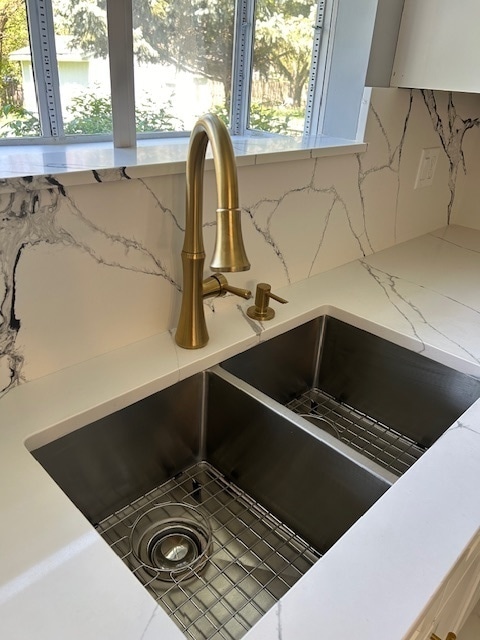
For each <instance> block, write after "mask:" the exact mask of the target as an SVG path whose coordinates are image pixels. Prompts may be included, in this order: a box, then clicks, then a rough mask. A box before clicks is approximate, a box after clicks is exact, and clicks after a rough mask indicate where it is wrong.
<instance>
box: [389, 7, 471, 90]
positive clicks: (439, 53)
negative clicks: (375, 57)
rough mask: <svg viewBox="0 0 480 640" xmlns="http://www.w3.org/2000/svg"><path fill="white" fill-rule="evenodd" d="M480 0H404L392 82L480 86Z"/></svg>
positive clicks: (422, 85) (461, 87)
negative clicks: (452, 0)
mask: <svg viewBox="0 0 480 640" xmlns="http://www.w3.org/2000/svg"><path fill="white" fill-rule="evenodd" d="M479 24H480V2H479V0H457V2H451V0H405V5H404V9H403V14H402V21H401V25H400V32H399V36H398V42H397V50H396V54H395V61H394V64H393V71H392V80H391V85H392V86H394V87H410V88H417V89H442V90H446V91H467V92H472V93H476V92H480V72H479V67H480V37H479V34H480V31H479Z"/></svg>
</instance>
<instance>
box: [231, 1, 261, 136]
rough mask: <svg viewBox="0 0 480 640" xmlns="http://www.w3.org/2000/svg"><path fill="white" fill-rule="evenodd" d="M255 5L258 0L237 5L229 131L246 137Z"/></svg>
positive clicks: (238, 2)
mask: <svg viewBox="0 0 480 640" xmlns="http://www.w3.org/2000/svg"><path fill="white" fill-rule="evenodd" d="M255 4H256V2H255V0H237V2H236V11H235V29H234V42H233V68H232V91H231V106H230V129H231V132H232V133H233V134H235V135H243V134H244V133H245V131H246V129H247V126H248V117H249V109H250V87H251V78H252V61H253V36H254V24H255Z"/></svg>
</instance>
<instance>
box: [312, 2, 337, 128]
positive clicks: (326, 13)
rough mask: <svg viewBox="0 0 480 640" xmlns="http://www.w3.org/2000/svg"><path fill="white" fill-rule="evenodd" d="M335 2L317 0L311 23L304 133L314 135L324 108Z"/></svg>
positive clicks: (319, 126) (319, 125) (319, 124)
mask: <svg viewBox="0 0 480 640" xmlns="http://www.w3.org/2000/svg"><path fill="white" fill-rule="evenodd" d="M335 4H336V3H335V2H334V1H333V0H332V1H330V2H329V1H328V0H318V6H317V13H316V17H315V24H314V25H313V29H314V36H313V50H312V64H311V67H310V82H309V87H308V94H307V105H306V110H305V127H304V133H305V135H316V134H317V133H321V132H322V126H321V122H322V119H323V113H324V109H325V105H324V100H323V97H324V87H325V83H326V80H327V70H328V67H329V65H328V59H329V57H330V55H331V47H330V46H329V41H330V38H331V36H332V34H333V29H332V25H333V22H334V14H335V12H334V6H335Z"/></svg>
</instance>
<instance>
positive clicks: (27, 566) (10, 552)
mask: <svg viewBox="0 0 480 640" xmlns="http://www.w3.org/2000/svg"><path fill="white" fill-rule="evenodd" d="M479 275H480V232H479V231H473V230H470V229H465V228H462V227H453V226H451V227H448V228H445V229H441V230H438V231H437V232H434V233H431V234H428V235H426V236H423V237H421V238H417V239H415V240H412V241H409V242H407V243H404V244H401V245H398V246H396V247H393V248H391V249H389V250H386V251H383V252H380V253H377V254H375V255H373V256H371V257H369V258H365V259H364V260H360V261H355V262H352V263H349V264H347V265H344V266H342V267H339V268H337V269H334V270H332V271H329V272H326V273H323V274H321V275H319V276H316V277H313V278H310V279H309V280H305V281H302V282H300V283H297V284H294V285H291V286H289V287H285V288H283V289H280V290H278V291H276V293H278V294H279V295H281V296H282V297H285V298H287V299H288V300H289V304H287V305H282V306H278V307H277V314H276V317H275V318H274V320H272V321H271V322H269V323H265V324H264V325H262V324H259V323H257V322H255V321H252V320H250V319H249V318H248V317H247V316H246V313H245V310H246V307H247V306H248V304H249V303H247V302H241V303H238V304H232V305H230V306H228V305H226V306H225V308H224V309H222V310H221V311H220V312H219V313H215V314H214V315H212V316H210V317H209V318H208V324H209V332H210V342H209V344H208V345H207V346H206V347H205V348H204V349H201V350H198V351H193V352H191V351H185V350H181V349H179V348H178V347H176V345H175V343H174V341H173V339H172V336H171V335H170V334H169V333H166V334H161V335H157V336H154V337H152V338H149V339H147V340H143V341H141V342H138V343H135V344H131V345H129V346H128V347H125V348H122V349H119V350H116V351H113V352H110V353H108V354H106V355H104V356H100V357H98V358H95V359H92V360H90V361H87V362H84V363H82V364H80V365H76V366H74V367H71V368H69V369H65V370H63V371H60V372H57V373H55V374H52V375H50V376H47V377H44V378H41V379H38V380H36V381H33V382H29V383H27V384H23V385H21V386H19V387H17V388H15V389H13V390H12V391H10V392H9V393H8V394H6V395H5V396H4V397H3V398H2V399H1V400H0V425H1V431H0V468H1V470H2V482H1V483H0V514H1V522H2V526H1V528H0V549H1V558H2V560H1V563H0V637H1V638H2V639H3V638H4V639H5V640H7V639H8V640H26V639H27V638H28V640H67V639H68V640H76V639H79V640H80V639H81V640H90V639H92V640H93V639H95V640H100V639H102V640H107V639H112V640H113V639H115V640H152V639H153V638H156V639H160V638H162V640H164V639H170V638H172V639H174V638H182V637H183V635H182V633H181V632H180V630H179V629H177V628H176V626H175V625H174V624H173V622H171V621H170V619H169V618H168V617H167V615H166V614H165V613H164V612H163V610H162V609H160V607H159V606H157V604H156V603H155V602H154V600H153V599H152V598H151V597H150V596H149V595H148V594H147V592H146V591H145V590H144V589H143V587H142V586H141V585H140V583H139V582H137V580H136V578H135V577H134V576H133V575H131V574H130V573H129V571H128V569H127V568H126V567H125V566H124V565H123V563H122V561H121V560H120V559H119V558H118V557H117V556H116V555H115V553H114V552H113V551H112V550H111V549H109V548H108V546H107V544H106V543H105V542H104V541H103V540H102V539H101V538H100V536H99V535H98V534H97V533H96V531H95V530H94V529H93V528H92V527H91V526H90V524H89V523H88V522H87V521H86V519H85V518H84V517H83V516H82V515H81V514H80V513H79V512H78V510H77V509H76V508H75V507H74V506H73V504H72V503H71V502H70V501H69V499H68V498H67V497H66V496H65V495H64V494H63V493H62V491H61V490H60V489H59V488H58V487H57V486H56V485H55V483H54V482H53V480H51V478H50V477H49V476H48V475H47V473H46V472H45V471H44V470H43V469H42V468H41V467H40V465H39V464H38V463H37V462H36V461H35V460H34V458H33V457H32V456H31V454H30V453H29V449H32V448H35V447H37V446H40V445H41V444H44V443H46V442H49V441H51V440H53V439H55V438H57V437H58V436H60V435H62V434H64V433H67V432H69V431H72V430H73V429H76V428H79V427H81V426H83V425H85V424H88V423H89V422H91V421H93V420H95V419H98V418H100V417H102V416H105V415H107V414H109V413H111V412H113V411H115V410H117V409H119V408H122V407H124V406H126V405H128V404H130V403H132V402H134V401H136V400H139V399H141V398H143V397H146V396H147V395H149V394H151V393H153V392H155V391H157V390H160V389H162V388H164V387H166V386H169V385H171V384H173V383H175V382H176V381H178V380H180V379H183V378H186V377H188V376H190V375H192V374H193V373H196V372H198V371H201V370H203V369H205V368H207V367H209V366H211V365H213V364H216V363H218V362H220V361H222V360H223V359H225V358H227V357H230V356H231V355H234V354H235V353H238V352H240V351H242V350H245V349H247V348H249V347H251V346H253V345H255V344H256V343H258V342H259V341H262V340H266V339H269V338H271V337H273V336H275V335H278V334H279V333H283V332H284V331H286V330H288V329H290V328H292V327H294V326H297V325H298V324H301V323H303V322H305V321H307V320H310V319H311V318H314V317H316V316H317V315H321V314H324V313H328V314H330V315H333V316H336V317H337V318H339V319H342V320H345V321H347V322H350V323H352V324H354V325H356V326H358V327H360V328H364V329H366V330H369V331H371V332H373V333H375V334H377V335H380V336H382V337H386V338H387V339H390V340H392V341H394V342H396V343H397V344H401V345H403V346H406V347H408V348H410V349H413V350H415V351H418V352H421V353H423V354H424V355H426V356H428V357H430V358H433V359H436V360H438V361H441V362H443V363H444V364H447V365H450V366H453V367H454V368H456V369H458V370H461V371H463V372H465V373H469V374H472V375H476V376H479V377H480V330H479V329H480V286H479ZM479 486H480V401H478V402H477V403H476V404H475V405H473V407H471V408H470V409H469V410H468V411H467V412H466V413H465V414H464V415H463V416H461V418H460V419H459V420H458V421H457V422H456V423H455V424H454V425H452V427H451V428H450V429H449V430H448V431H447V432H446V433H445V434H444V435H443V436H442V437H441V438H440V439H439V440H438V441H437V442H436V443H435V445H434V446H433V447H432V448H431V449H430V450H429V451H428V452H427V453H426V454H425V455H424V456H423V457H422V458H421V459H420V460H419V462H418V463H417V464H415V465H414V467H412V468H411V469H410V470H409V471H408V472H407V473H406V474H405V475H403V476H402V477H401V478H400V479H399V480H398V481H397V482H396V483H395V484H394V485H393V487H392V488H391V489H390V490H389V491H388V492H387V493H386V494H385V495H384V496H383V497H382V498H381V499H380V500H379V501H378V502H377V503H376V504H375V505H374V506H373V507H372V508H371V509H370V510H369V511H368V512H367V514H365V516H363V517H362V518H361V519H360V520H359V521H358V522H357V523H356V524H355V525H354V526H353V527H352V528H351V529H350V530H349V531H348V532H347V533H346V534H345V535H344V536H343V537H342V538H341V539H340V540H339V541H338V542H337V543H336V544H335V545H334V547H332V549H331V550H330V551H328V553H327V554H326V555H325V556H324V557H323V558H322V559H321V560H320V561H319V562H318V563H317V564H316V565H315V566H314V567H313V569H311V570H310V571H309V572H308V573H307V574H306V575H305V576H304V577H303V578H302V579H301V580H300V581H299V582H298V583H297V584H296V585H295V586H294V587H293V589H291V590H290V591H289V592H288V593H287V594H286V596H285V597H284V598H282V600H281V601H280V602H279V603H278V604H277V606H276V607H274V608H273V609H272V610H270V612H269V613H268V614H267V615H266V616H265V617H264V618H263V619H262V620H261V621H260V622H259V623H258V624H257V625H256V626H255V627H254V628H253V629H252V630H251V631H250V632H249V633H248V634H247V636H246V637H247V638H248V640H260V639H261V640H270V638H272V639H275V640H277V639H281V640H300V639H301V640H307V639H312V640H313V639H315V640H318V638H322V640H346V639H347V638H356V640H386V639H388V640H401V639H402V638H405V637H406V636H407V634H408V633H409V631H411V630H412V629H413V628H414V625H415V621H416V620H417V619H418V617H419V615H420V614H421V612H422V610H423V609H424V608H425V606H426V605H427V604H428V602H429V601H430V599H431V598H432V596H433V594H434V593H435V590H436V589H437V587H438V586H439V585H440V584H441V582H442V581H443V580H444V579H445V577H446V575H447V574H448V572H449V570H450V569H451V567H452V566H453V565H454V564H455V563H456V561H457V560H458V558H459V556H460V555H461V553H462V551H463V549H464V548H465V547H466V546H467V545H468V543H469V542H470V541H471V540H472V539H473V537H474V536H475V534H476V533H477V530H478V529H479V527H480V499H479V497H478V487H479Z"/></svg>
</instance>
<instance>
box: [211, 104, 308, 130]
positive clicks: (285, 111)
mask: <svg viewBox="0 0 480 640" xmlns="http://www.w3.org/2000/svg"><path fill="white" fill-rule="evenodd" d="M212 111H213V113H216V114H217V115H218V117H219V118H220V120H223V122H224V123H225V124H226V125H228V116H229V114H228V111H227V109H226V107H224V106H223V105H218V106H216V107H214V108H213V109H212ZM300 117H302V112H301V111H299V109H296V108H287V107H283V106H278V107H276V106H274V105H265V104H262V103H252V104H251V105H250V123H249V128H250V129H254V130H257V131H267V132H269V133H279V134H287V133H289V132H290V122H291V120H292V119H293V118H300Z"/></svg>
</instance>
